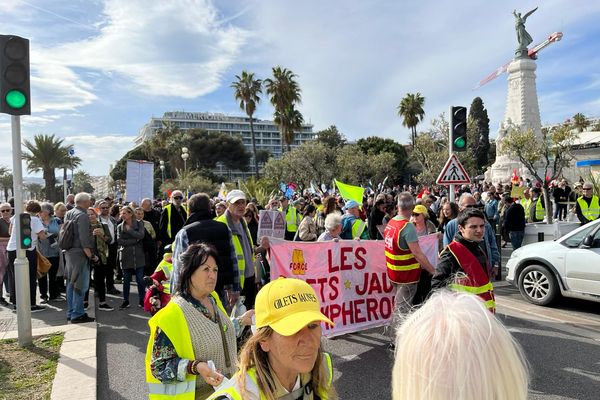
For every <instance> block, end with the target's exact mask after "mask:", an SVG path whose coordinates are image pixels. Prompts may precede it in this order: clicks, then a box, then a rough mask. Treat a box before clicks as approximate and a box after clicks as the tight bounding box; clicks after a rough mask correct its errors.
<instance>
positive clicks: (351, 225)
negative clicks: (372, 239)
mask: <svg viewBox="0 0 600 400" xmlns="http://www.w3.org/2000/svg"><path fill="white" fill-rule="evenodd" d="M359 207H360V205H359V204H358V202H356V201H354V200H350V201H348V202H347V203H346V205H345V206H344V209H345V210H346V214H344V216H343V217H342V233H341V234H340V238H342V239H348V240H352V239H363V240H369V231H368V229H367V223H366V222H365V221H363V220H362V219H360V210H359V209H358V208H359Z"/></svg>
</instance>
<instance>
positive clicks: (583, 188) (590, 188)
mask: <svg viewBox="0 0 600 400" xmlns="http://www.w3.org/2000/svg"><path fill="white" fill-rule="evenodd" d="M593 189H594V188H583V190H593Z"/></svg>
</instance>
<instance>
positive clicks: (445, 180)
mask: <svg viewBox="0 0 600 400" xmlns="http://www.w3.org/2000/svg"><path fill="white" fill-rule="evenodd" d="M436 182H437V184H438V185H451V184H462V183H471V178H469V174H467V171H465V168H464V167H463V166H462V164H461V163H460V161H458V158H457V157H456V154H452V155H451V156H450V157H449V158H448V161H446V165H444V168H443V169H442V172H440V175H439V176H438V178H437V180H436Z"/></svg>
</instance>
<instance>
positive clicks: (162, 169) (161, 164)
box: [158, 160, 165, 183]
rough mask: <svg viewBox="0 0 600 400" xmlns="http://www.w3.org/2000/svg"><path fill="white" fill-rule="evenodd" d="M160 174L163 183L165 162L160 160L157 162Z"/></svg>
mask: <svg viewBox="0 0 600 400" xmlns="http://www.w3.org/2000/svg"><path fill="white" fill-rule="evenodd" d="M158 163H159V168H160V174H161V176H162V183H165V162H164V161H163V160H160V161H159V162H158Z"/></svg>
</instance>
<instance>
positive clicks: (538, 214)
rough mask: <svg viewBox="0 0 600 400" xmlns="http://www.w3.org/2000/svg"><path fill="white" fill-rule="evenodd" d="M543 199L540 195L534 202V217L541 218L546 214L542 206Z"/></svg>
mask: <svg viewBox="0 0 600 400" xmlns="http://www.w3.org/2000/svg"><path fill="white" fill-rule="evenodd" d="M543 201H544V199H543V198H542V196H540V197H538V199H537V202H536V203H535V219H537V220H542V219H544V217H545V216H546V210H545V209H544V208H543V207H542V205H543V203H542V202H543Z"/></svg>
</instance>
